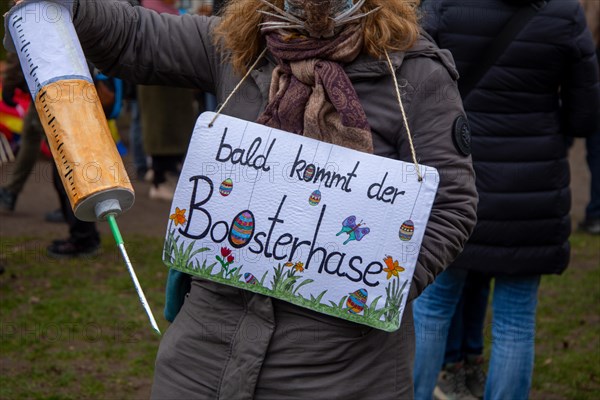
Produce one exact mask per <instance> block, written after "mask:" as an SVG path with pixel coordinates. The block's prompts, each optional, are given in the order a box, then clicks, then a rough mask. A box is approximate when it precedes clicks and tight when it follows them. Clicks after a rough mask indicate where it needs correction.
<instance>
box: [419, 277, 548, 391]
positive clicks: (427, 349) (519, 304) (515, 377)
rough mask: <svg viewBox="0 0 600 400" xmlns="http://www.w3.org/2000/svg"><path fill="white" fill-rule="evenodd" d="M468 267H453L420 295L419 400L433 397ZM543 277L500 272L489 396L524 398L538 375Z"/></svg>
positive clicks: (497, 285) (495, 292)
mask: <svg viewBox="0 0 600 400" xmlns="http://www.w3.org/2000/svg"><path fill="white" fill-rule="evenodd" d="M466 277H467V271H465V270H460V269H457V268H450V269H448V270H446V271H445V272H443V273H442V274H440V275H439V276H438V277H437V279H436V280H435V282H434V283H433V284H432V285H431V286H429V287H428V288H427V289H426V290H425V291H424V292H423V294H421V296H420V297H419V298H418V299H416V300H415V302H414V305H413V313H414V318H415V334H416V352H415V371H414V379H415V399H416V400H425V399H427V400H429V399H431V398H432V394H433V389H434V387H435V384H436V380H437V376H438V373H439V371H440V369H441V367H442V362H443V360H444V351H445V347H446V338H447V335H448V329H449V327H450V322H451V320H452V316H453V315H454V311H455V309H456V305H457V304H458V301H459V300H460V294H461V292H462V289H463V287H464V284H465V280H466ZM539 283H540V277H539V276H534V277H505V276H502V277H495V283H494V294H493V300H492V308H493V313H494V315H493V320H492V355H491V358H490V365H489V369H488V379H487V383H486V388H485V399H488V400H489V399H494V400H495V399H511V400H521V399H523V400H525V399H527V398H528V396H529V389H530V387H531V378H532V374H533V358H534V338H535V310H536V307H537V291H538V287H539Z"/></svg>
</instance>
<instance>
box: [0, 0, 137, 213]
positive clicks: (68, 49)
mask: <svg viewBox="0 0 600 400" xmlns="http://www.w3.org/2000/svg"><path fill="white" fill-rule="evenodd" d="M6 18H7V24H6V25H7V27H8V29H9V30H10V34H11V36H12V38H13V40H14V44H15V49H16V51H17V54H18V56H19V59H20V61H21V67H22V68H23V72H24V74H25V78H26V79H27V83H28V86H29V89H30V92H31V94H32V97H33V100H34V103H35V107H36V109H37V111H38V114H39V116H40V120H41V122H42V125H43V127H44V131H45V132H46V136H47V138H48V143H49V145H50V149H51V151H52V156H53V158H54V161H55V163H56V167H57V168H58V171H59V174H60V177H61V179H62V182H63V185H64V187H65V190H66V192H67V195H68V197H69V200H70V202H71V206H72V208H73V211H74V213H75V216H76V217H77V218H79V219H81V220H84V221H95V220H96V212H95V206H96V204H98V203H99V202H102V201H105V200H110V199H114V200H118V201H119V203H120V206H121V209H122V210H123V211H125V210H127V209H129V208H130V207H131V206H132V205H133V202H134V198H135V195H134V191H133V187H132V185H131V182H130V180H129V177H128V175H127V172H126V170H125V167H124V165H123V161H122V159H121V156H120V155H119V152H118V151H117V148H116V145H115V143H114V140H113V138H112V135H111V133H110V129H109V127H108V123H107V121H106V117H105V115H104V110H103V108H102V105H101V103H100V100H99V98H98V94H97V92H96V88H95V86H94V83H93V81H92V78H91V75H90V72H89V69H88V66H87V62H86V60H85V57H84V55H83V50H82V49H81V45H80V43H79V40H78V38H77V35H76V33H75V28H74V27H73V23H72V21H71V18H70V13H69V11H68V10H67V9H66V8H64V7H62V6H60V5H58V4H56V3H51V2H46V1H40V2H34V3H25V4H22V5H20V6H17V7H15V8H13V9H12V10H11V11H10V13H9V15H7V16H6Z"/></svg>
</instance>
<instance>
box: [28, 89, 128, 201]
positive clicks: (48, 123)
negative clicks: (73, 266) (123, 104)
mask: <svg viewBox="0 0 600 400" xmlns="http://www.w3.org/2000/svg"><path fill="white" fill-rule="evenodd" d="M35 106H36V109H37V111H38V114H39V116H40V120H41V122H42V125H43V126H44V130H45V132H46V136H47V137H48V143H49V145H50V149H51V151H52V156H53V158H54V161H55V163H56V166H57V168H58V171H59V173H60V177H61V179H62V182H63V185H64V187H65V189H66V192H67V195H68V196H69V200H70V201H71V206H72V207H73V210H76V209H77V207H78V206H79V205H80V204H81V203H82V202H84V201H85V200H86V199H87V198H89V197H90V196H93V195H96V194H99V193H100V192H104V191H107V190H114V189H117V190H120V191H130V192H131V193H132V194H133V187H132V186H131V183H130V181H129V177H128V175H127V172H126V171H125V167H124V165H123V162H122V159H121V156H120V155H119V152H118V151H117V148H116V146H115V143H114V140H113V138H112V135H111V133H110V129H109V127H108V124H107V121H106V117H105V115H104V111H103V109H102V105H101V104H100V101H99V99H98V95H97V93H96V88H95V87H94V84H93V83H90V82H87V81H85V80H78V79H72V80H61V81H58V82H55V83H51V84H49V85H46V86H44V87H43V88H42V89H41V90H40V91H39V92H38V94H37V96H36V99H35Z"/></svg>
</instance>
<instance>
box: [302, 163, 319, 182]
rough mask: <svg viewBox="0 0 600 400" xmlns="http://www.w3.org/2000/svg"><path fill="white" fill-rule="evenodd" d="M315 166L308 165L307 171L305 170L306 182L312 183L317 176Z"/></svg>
mask: <svg viewBox="0 0 600 400" xmlns="http://www.w3.org/2000/svg"><path fill="white" fill-rule="evenodd" d="M315 170H316V168H315V166H314V164H308V165H307V166H306V169H305V170H304V180H305V181H306V182H310V180H311V179H312V178H313V176H315Z"/></svg>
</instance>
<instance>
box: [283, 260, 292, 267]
mask: <svg viewBox="0 0 600 400" xmlns="http://www.w3.org/2000/svg"><path fill="white" fill-rule="evenodd" d="M283 266H284V267H287V268H290V267H293V266H294V263H293V262H291V261H288V262H286V263H285V264H283Z"/></svg>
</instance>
